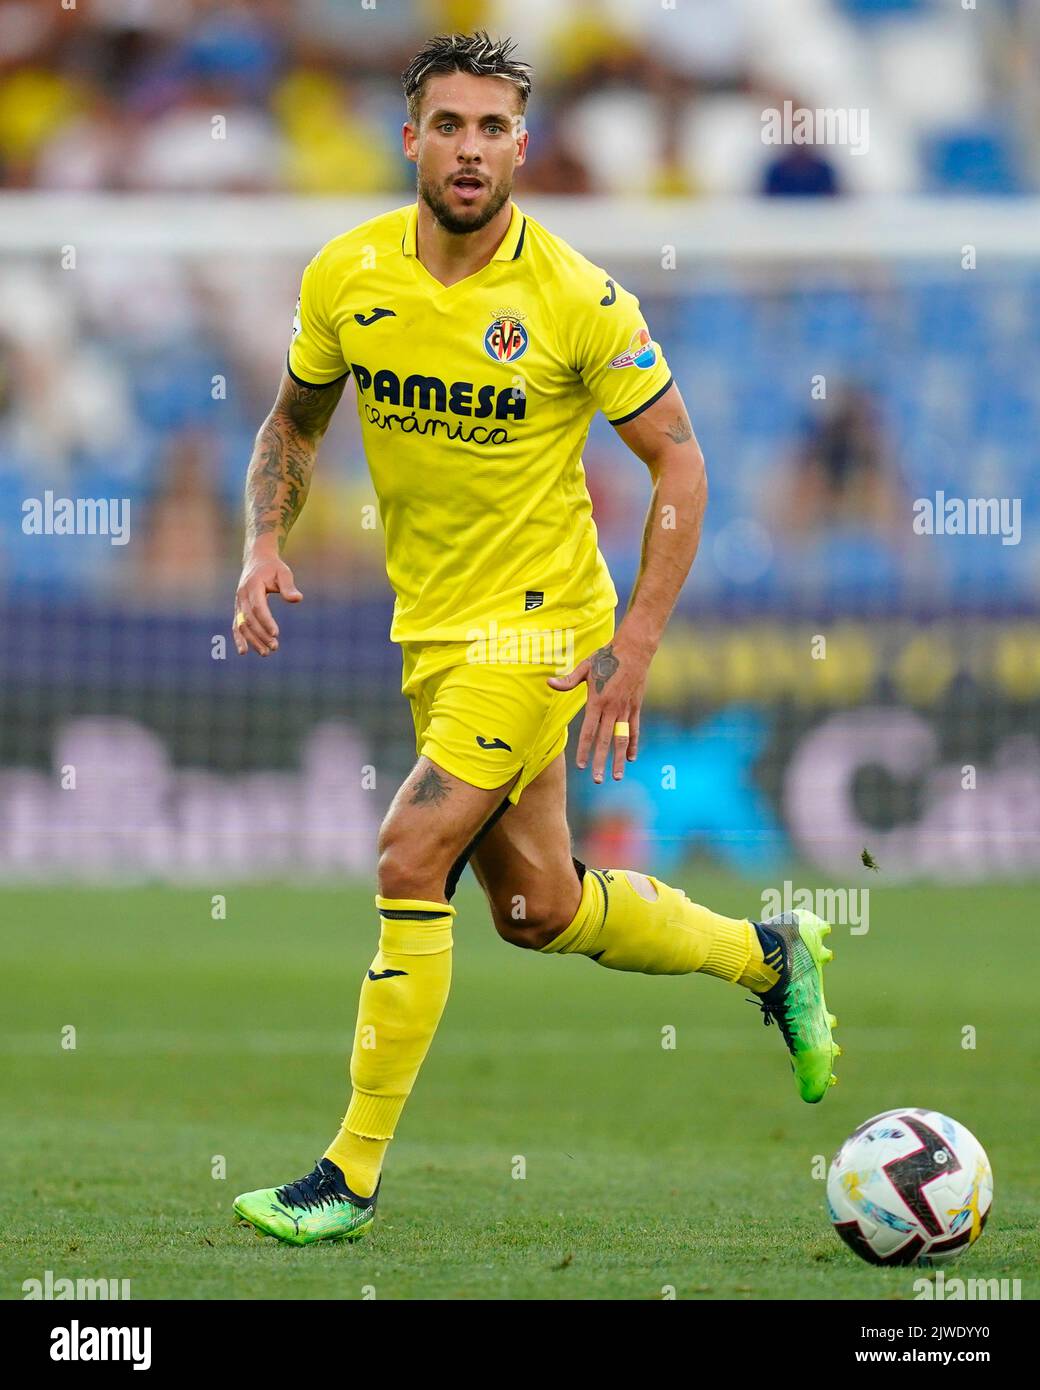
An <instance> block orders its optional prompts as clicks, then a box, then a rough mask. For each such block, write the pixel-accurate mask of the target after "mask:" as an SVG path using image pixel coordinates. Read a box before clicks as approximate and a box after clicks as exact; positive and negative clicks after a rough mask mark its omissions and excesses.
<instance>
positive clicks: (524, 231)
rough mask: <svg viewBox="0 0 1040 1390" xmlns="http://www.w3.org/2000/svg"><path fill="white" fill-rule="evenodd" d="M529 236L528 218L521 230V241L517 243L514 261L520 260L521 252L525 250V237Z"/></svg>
mask: <svg viewBox="0 0 1040 1390" xmlns="http://www.w3.org/2000/svg"><path fill="white" fill-rule="evenodd" d="M526 235H527V218H526V217H525V218H524V221H523V226H522V227H521V228H520V239H519V241H518V242H517V243H516V250H515V251H514V252H513V260H514V261H516V260H519V259H520V252H521V251H522V250H523V249H524V237H525V236H526Z"/></svg>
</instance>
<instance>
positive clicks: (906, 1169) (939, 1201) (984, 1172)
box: [827, 1109, 993, 1265]
mask: <svg viewBox="0 0 1040 1390" xmlns="http://www.w3.org/2000/svg"><path fill="white" fill-rule="evenodd" d="M992 1203H993V1170H992V1169H991V1168H990V1166H989V1159H988V1158H987V1157H986V1151H985V1149H984V1148H983V1147H982V1145H981V1144H980V1143H979V1141H978V1140H977V1139H976V1138H975V1136H974V1134H972V1132H971V1131H970V1130H968V1129H965V1128H964V1126H963V1125H962V1124H958V1123H957V1121H956V1120H951V1119H950V1118H949V1116H948V1115H940V1114H939V1112H938V1111H937V1110H913V1109H906V1110H886V1111H885V1112H884V1114H881V1115H875V1116H874V1118H873V1119H872V1120H868V1121H867V1122H866V1124H864V1125H860V1127H859V1129H857V1130H856V1132H855V1133H854V1134H850V1135H849V1137H848V1139H846V1140H845V1143H844V1144H842V1146H841V1148H840V1149H839V1150H838V1152H837V1153H836V1154H835V1155H834V1159H833V1161H832V1163H831V1167H830V1172H829V1173H828V1174H827V1207H828V1211H829V1213H830V1218H831V1220H832V1221H833V1222H834V1229H835V1230H836V1231H837V1232H838V1235H839V1236H841V1238H842V1240H843V1241H844V1242H845V1244H846V1245H847V1246H848V1247H849V1249H850V1250H854V1251H855V1252H856V1254H857V1255H859V1256H861V1258H862V1259H864V1260H867V1261H868V1262H869V1263H870V1264H874V1265H910V1264H916V1265H938V1264H945V1263H947V1262H948V1261H950V1260H955V1259H957V1257H958V1256H959V1255H963V1253H964V1251H965V1250H967V1248H968V1246H969V1245H972V1244H974V1242H975V1241H976V1240H978V1238H979V1236H980V1235H981V1234H982V1228H983V1226H985V1224H986V1218H987V1216H989V1209H990V1207H991V1205H992Z"/></svg>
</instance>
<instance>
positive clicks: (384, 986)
mask: <svg viewBox="0 0 1040 1390" xmlns="http://www.w3.org/2000/svg"><path fill="white" fill-rule="evenodd" d="M376 906H377V907H378V908H379V923H380V931H379V950H378V952H377V953H376V958H375V960H374V961H373V962H372V966H371V968H370V970H369V971H368V974H367V975H366V976H365V979H364V981H363V983H362V985H361V998H360V1001H359V1003H358V1016H357V1028H356V1030H355V1033H354V1050H353V1052H352V1054H351V1058H350V1079H351V1082H352V1084H353V1087H354V1091H353V1095H352V1096H351V1100H350V1105H349V1106H348V1107H347V1113H346V1115H344V1117H343V1124H342V1126H341V1127H340V1131H339V1133H338V1134H337V1136H336V1138H335V1139H334V1140H333V1141H332V1143H331V1144H330V1146H329V1147H328V1149H326V1151H325V1157H326V1158H331V1159H332V1161H333V1163H336V1164H338V1166H339V1167H340V1168H341V1169H342V1170H343V1176H344V1177H345V1178H346V1180H347V1186H348V1187H349V1188H350V1189H351V1190H352V1191H353V1192H356V1193H357V1194H358V1196H359V1197H370V1196H371V1195H372V1193H373V1192H374V1191H375V1189H376V1184H377V1183H378V1181H379V1170H380V1168H381V1166H382V1162H383V1155H384V1154H385V1153H386V1148H387V1145H388V1144H389V1142H390V1140H391V1139H392V1138H393V1136H394V1128H395V1126H396V1124H397V1121H398V1118H399V1117H400V1114H401V1111H402V1110H403V1109H404V1103H405V1101H406V1100H407V1099H408V1097H409V1095H410V1094H411V1090H412V1086H413V1085H414V1084H415V1078H416V1077H417V1076H418V1074H419V1068H420V1067H421V1066H422V1064H423V1059H424V1058H425V1056H426V1053H427V1052H428V1051H429V1048H430V1043H431V1042H432V1041H433V1035H434V1033H435V1032H436V1031H437V1024H438V1023H439V1022H440V1018H441V1014H442V1013H443V1012H444V1005H445V1003H446V1002H447V999H448V989H449V986H450V984H451V945H452V942H451V921H452V918H453V917H454V916H455V909H454V908H453V907H452V906H451V905H450V904H449V903H437V902H425V901H422V900H420V899H417V898H384V897H382V896H377V897H376Z"/></svg>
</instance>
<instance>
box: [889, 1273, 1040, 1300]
mask: <svg viewBox="0 0 1040 1390" xmlns="http://www.w3.org/2000/svg"><path fill="white" fill-rule="evenodd" d="M1021 1297H1022V1280H1021V1279H958V1278H956V1277H954V1278H953V1279H948V1278H947V1276H946V1271H945V1270H944V1269H940V1270H939V1271H938V1273H937V1274H936V1276H935V1278H934V1280H933V1279H915V1280H914V1298H915V1299H916V1300H921V1299H925V1300H927V1299H932V1298H934V1299H939V1300H940V1301H941V1300H943V1299H946V1300H954V1301H958V1300H962V1299H966V1300H969V1301H975V1302H979V1301H986V1302H990V1303H993V1302H998V1301H1000V1302H1009V1301H1010V1300H1012V1299H1016V1298H1021Z"/></svg>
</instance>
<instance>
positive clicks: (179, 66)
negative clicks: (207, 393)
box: [0, 0, 1040, 195]
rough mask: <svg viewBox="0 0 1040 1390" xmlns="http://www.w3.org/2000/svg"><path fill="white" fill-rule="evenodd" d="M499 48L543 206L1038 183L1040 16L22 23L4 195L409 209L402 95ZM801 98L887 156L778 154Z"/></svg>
mask: <svg viewBox="0 0 1040 1390" xmlns="http://www.w3.org/2000/svg"><path fill="white" fill-rule="evenodd" d="M481 25H483V26H487V27H488V28H490V29H491V31H492V32H494V33H499V34H501V33H508V34H511V35H512V36H514V37H515V39H516V40H517V44H518V56H520V57H523V58H525V59H526V60H528V61H530V62H531V63H533V65H534V68H535V90H534V97H533V100H532V102H531V106H530V110H529V117H528V124H529V127H530V130H531V134H532V147H531V150H532V153H531V159H530V161H529V164H528V166H527V168H526V169H525V170H524V171H523V172H522V174H521V176H520V183H519V185H518V186H519V187H520V188H522V189H527V190H531V191H538V192H551V193H560V194H568V193H575V194H580V193H589V192H618V191H620V192H625V193H630V194H639V193H652V194H658V195H669V194H675V195H697V194H704V193H716V192H727V193H731V192H753V191H756V190H760V191H763V192H768V193H777V194H784V193H810V194H831V193H835V192H838V191H844V190H847V191H850V192H856V191H866V192H880V191H913V190H918V189H922V190H926V191H928V190H934V191H942V190H953V191H966V192H1016V191H1027V190H1032V189H1035V188H1036V187H1037V186H1038V181H1037V172H1038V171H1037V154H1036V151H1037V146H1038V143H1040V142H1038V141H1037V138H1036V136H1037V132H1038V127H1040V7H1037V6H1036V4H1035V3H1034V2H1033V0H986V2H985V3H979V4H978V5H974V4H972V5H969V6H967V7H966V6H965V5H964V4H963V3H962V0H566V2H565V3H560V0H292V3H288V0H79V3H76V0H2V3H0V187H5V188H12V189H20V188H44V189H66V190H69V189H75V190H89V189H120V190H155V189H165V190H170V189H173V190H186V189H198V190H208V191H212V190H217V189H220V190H229V191H235V190H240V191H259V190H286V191H291V192H297V193H315V194H321V193H370V192H383V191H386V192H391V191H395V190H400V191H404V190H406V189H407V188H409V187H410V186H411V183H412V181H413V171H412V169H411V167H410V166H409V165H408V164H407V162H406V161H405V160H404V158H403V156H402V155H401V142H400V127H401V122H402V102H401V93H400V87H399V84H398V77H397V75H398V73H399V72H400V71H401V69H402V68H403V67H404V66H405V64H406V63H407V61H408V60H409V58H410V57H411V56H412V55H413V53H414V52H415V50H416V49H417V47H418V46H419V45H420V44H421V43H422V41H423V40H424V38H426V37H427V36H428V35H429V34H431V33H433V32H440V31H444V30H451V29H464V30H469V29H472V28H475V27H477V26H481ZM785 101H791V102H793V103H794V104H795V105H796V106H798V107H801V108H805V109H824V108H843V109H849V108H855V109H858V110H866V111H868V112H869V114H870V158H869V159H867V158H863V157H861V156H859V155H857V154H856V153H855V152H854V151H852V150H850V149H848V148H842V147H840V146H834V147H829V148H827V149H826V150H824V149H822V148H821V147H819V146H817V147H815V148H814V149H812V150H811V151H809V150H806V149H805V148H802V149H797V148H795V149H793V150H792V149H787V150H784V151H778V150H777V149H775V148H771V147H770V146H769V145H767V144H765V143H764V142H763V139H762V122H763V116H762V113H763V110H765V109H774V108H775V109H779V108H780V107H782V104H783V103H784V102H785ZM214 116H219V117H222V118H223V119H224V122H225V124H224V126H223V127H222V128H221V129H222V131H223V134H222V135H221V136H220V137H219V138H217V139H214V138H213V135H214V131H213V125H212V122H213V118H214Z"/></svg>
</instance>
